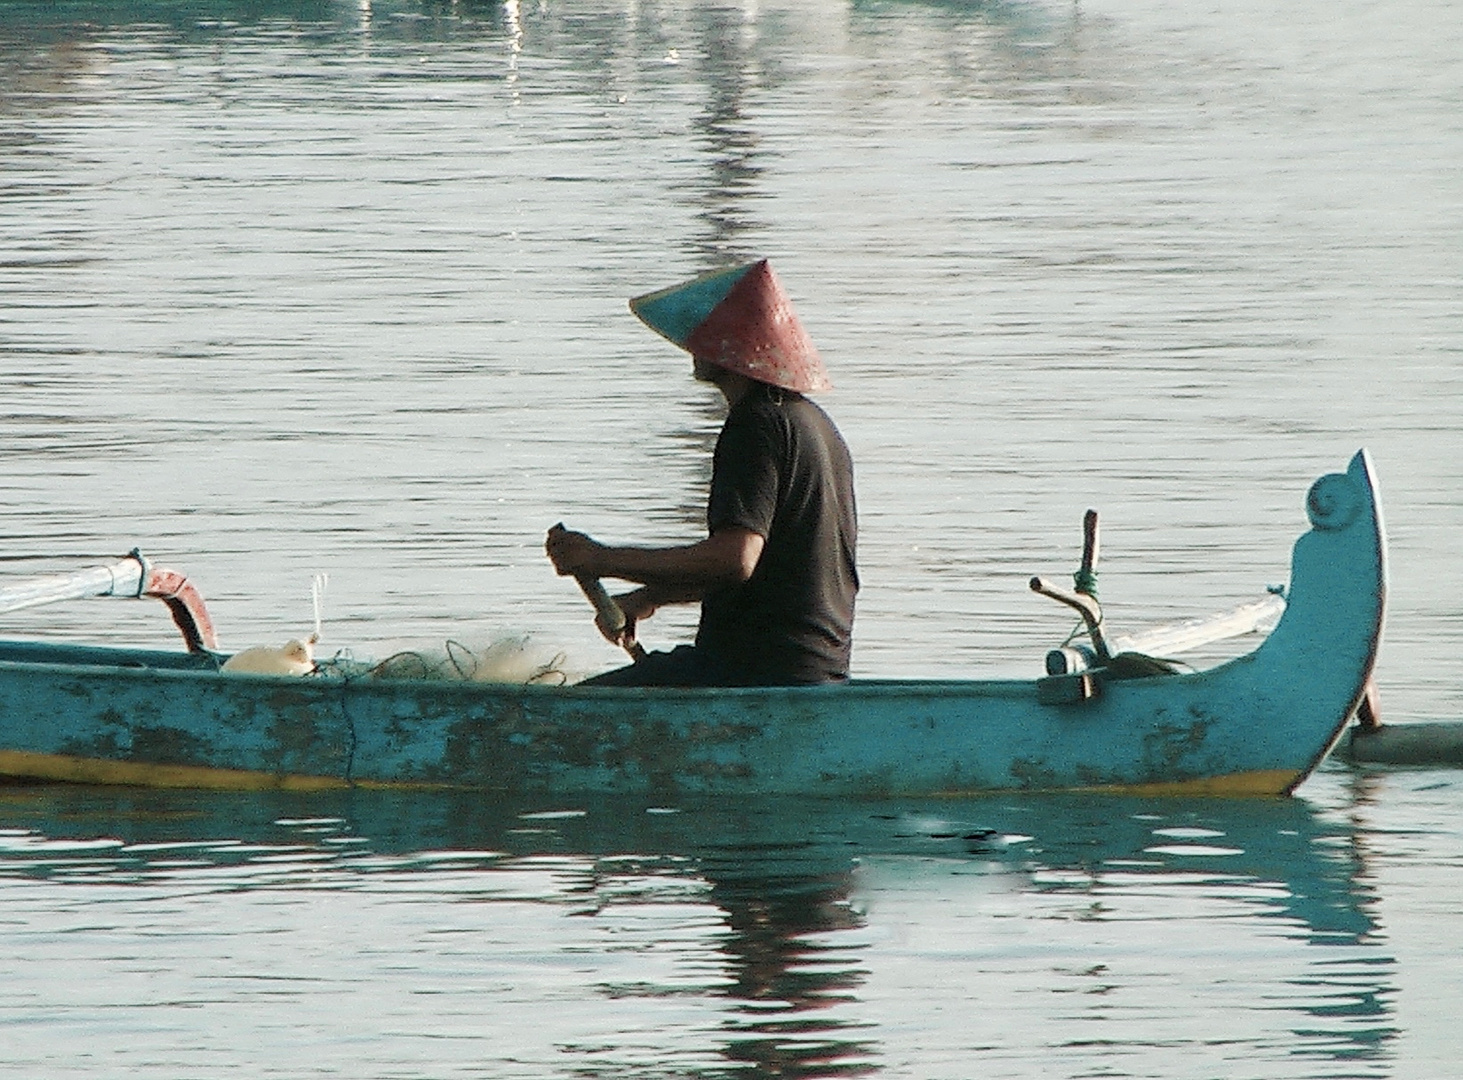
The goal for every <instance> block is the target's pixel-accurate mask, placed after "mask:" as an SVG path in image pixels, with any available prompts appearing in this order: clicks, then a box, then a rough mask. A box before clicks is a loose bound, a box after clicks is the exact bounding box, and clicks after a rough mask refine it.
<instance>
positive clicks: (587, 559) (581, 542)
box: [544, 525, 604, 578]
mask: <svg viewBox="0 0 1463 1080" xmlns="http://www.w3.org/2000/svg"><path fill="white" fill-rule="evenodd" d="M544 551H545V552H546V553H547V554H548V557H549V561H550V562H552V563H553V564H554V571H555V572H556V573H557V574H559V576H560V577H567V576H568V575H570V574H573V575H574V576H575V577H582V578H597V577H599V576H601V572H600V570H599V567H598V564H597V561H596V560H597V558H598V556H599V555H600V553H601V552H603V551H604V545H603V544H601V543H599V542H597V541H595V540H592V539H590V538H589V537H588V536H587V535H585V534H584V533H582V532H571V531H570V530H568V529H566V528H564V526H563V525H555V526H554V527H553V528H552V529H550V530H549V535H548V537H547V539H545V540H544Z"/></svg>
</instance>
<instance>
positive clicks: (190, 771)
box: [0, 750, 351, 791]
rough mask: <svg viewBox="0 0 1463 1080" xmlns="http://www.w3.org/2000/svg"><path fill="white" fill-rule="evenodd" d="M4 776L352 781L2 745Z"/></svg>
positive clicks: (288, 786) (205, 783) (129, 781)
mask: <svg viewBox="0 0 1463 1080" xmlns="http://www.w3.org/2000/svg"><path fill="white" fill-rule="evenodd" d="M0 776H10V777H14V778H17V779H27V780H52V781H59V782H63V783H68V784H115V785H119V786H124V787H151V788H204V789H207V790H211V791H336V790H339V789H341V788H348V787H350V786H351V785H350V784H349V783H348V782H347V781H345V780H341V779H339V778H338V777H333V776H292V775H288V774H285V775H281V774H277V773H266V772H252V771H249V770H245V769H210V768H207V767H205V766H201V765H151V764H147V763H145V762H137V761H103V760H101V759H99V758H84V757H71V756H68V755H65V754H35V753H30V752H29V751H25V750H0Z"/></svg>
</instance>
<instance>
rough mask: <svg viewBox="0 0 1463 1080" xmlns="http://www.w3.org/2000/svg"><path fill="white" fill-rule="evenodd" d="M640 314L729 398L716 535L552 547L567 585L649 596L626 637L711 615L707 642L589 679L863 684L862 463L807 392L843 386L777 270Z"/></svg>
mask: <svg viewBox="0 0 1463 1080" xmlns="http://www.w3.org/2000/svg"><path fill="white" fill-rule="evenodd" d="M630 309H631V310H632V311H633V312H634V313H635V314H636V315H637V316H639V317H640V319H641V320H642V321H643V322H644V323H645V324H646V325H647V326H649V327H650V328H651V329H652V330H654V331H656V333H658V334H661V335H663V336H664V337H666V338H667V339H669V340H670V341H672V342H674V343H675V344H676V345H679V346H680V347H681V348H683V349H685V350H686V351H687V352H689V353H690V354H691V357H692V362H693V368H692V370H693V373H694V375H695V377H696V378H697V379H698V380H700V381H702V382H708V383H711V384H712V385H714V386H715V387H716V388H717V389H718V390H720V391H721V393H722V395H723V396H724V397H725V398H726V402H727V406H728V413H727V418H726V422H725V423H724V425H723V426H722V429H721V434H720V436H719V437H718V439H717V442H716V451H715V455H714V457H713V459H712V473H711V492H710V498H709V500H708V504H707V512H706V524H707V533H708V535H707V536H706V538H705V539H704V540H700V541H698V542H696V543H694V544H689V545H686V546H682V547H663V548H649V547H614V546H610V545H607V544H602V543H600V542H598V541H596V540H593V539H591V538H590V537H588V536H586V535H585V534H584V533H580V532H573V531H570V530H567V529H564V528H562V527H560V526H555V527H554V528H553V529H551V530H550V531H549V535H548V539H547V542H546V543H545V550H546V551H547V553H548V556H549V558H550V559H551V560H552V561H553V564H554V569H555V570H556V571H557V572H558V573H559V574H561V575H570V574H572V575H574V576H575V577H577V578H579V579H580V580H581V581H590V580H597V579H598V578H601V577H607V578H619V579H621V580H624V581H630V582H635V583H638V584H639V585H640V588H638V589H635V590H633V591H631V592H627V593H624V594H623V595H620V596H618V597H616V598H615V599H616V600H617V601H618V603H619V606H620V608H621V609H622V610H623V611H624V614H625V619H626V621H625V626H624V628H623V630H621V631H619V632H618V633H617V632H616V631H615V628H613V627H611V626H608V625H607V624H606V622H605V620H604V619H603V618H602V617H601V618H600V619H597V620H596V622H597V624H598V625H599V628H600V631H601V633H603V634H604V635H605V637H606V638H608V639H609V640H610V641H612V642H614V643H616V644H620V645H627V646H628V645H630V644H632V643H633V641H634V634H635V628H636V625H637V624H638V623H639V622H640V621H641V620H643V619H646V618H649V617H650V616H651V615H652V614H654V613H655V611H656V610H657V609H658V608H660V607H661V606H662V605H664V604H672V603H694V602H696V601H700V603H701V620H700V624H699V626H698V628H697V631H696V643H695V644H694V645H681V646H679V647H677V648H675V649H673V650H671V651H669V652H654V653H648V654H644V655H642V656H641V657H640V658H639V659H638V660H637V661H636V662H635V663H633V664H631V665H629V666H628V667H624V668H618V669H616V670H613V671H608V672H605V673H604V674H603V675H599V676H596V677H594V678H592V679H589V680H586V681H587V682H589V683H597V684H600V685H613V686H782V685H801V684H811V683H825V682H838V681H842V680H845V679H847V678H848V666H849V652H850V648H851V645H852V636H853V608H854V594H855V593H856V592H857V591H858V573H857V570H856V569H855V565H854V548H855V542H856V537H857V519H856V515H855V509H854V491H853V462H852V459H851V457H850V455H849V452H848V447H847V446H846V445H845V444H844V441H843V437H842V436H841V435H839V433H838V429H837V428H835V427H834V426H833V421H832V420H830V419H829V418H828V416H827V414H826V413H824V412H823V410H822V409H820V408H819V407H818V406H817V405H815V404H813V402H811V401H809V400H808V399H807V398H806V397H804V396H803V395H804V394H807V393H810V392H813V391H818V390H827V389H830V388H831V387H832V383H831V382H830V381H829V379H828V372H827V370H826V369H825V368H824V366H823V361H822V360H821V358H820V357H819V356H818V352H817V350H816V349H815V348H814V347H813V343H812V341H811V340H810V339H809V337H808V335H807V333H806V331H804V329H803V327H802V324H801V323H800V322H799V321H798V318H797V315H796V314H795V313H794V312H793V309H792V304H791V302H790V301H789V300H788V298H787V295H786V294H785V293H784V292H783V290H782V287H781V285H780V284H779V282H778V280H777V278H776V277H775V276H774V275H773V273H772V268H771V267H770V266H769V265H768V264H767V261H766V260H765V259H764V260H761V261H759V262H754V263H749V264H746V265H742V266H736V267H733V268H731V269H726V270H720V271H717V272H716V273H712V274H708V275H707V276H705V277H701V278H697V279H695V280H693V281H689V282H686V283H683V284H681V285H676V286H673V287H671V288H669V289H664V290H662V291H660V292H656V293H651V294H649V295H646V296H641V297H637V298H636V299H634V300H631V301H630Z"/></svg>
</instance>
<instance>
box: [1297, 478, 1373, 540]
mask: <svg viewBox="0 0 1463 1080" xmlns="http://www.w3.org/2000/svg"><path fill="white" fill-rule="evenodd" d="M1366 502H1367V496H1366V492H1364V491H1362V490H1361V486H1360V485H1359V484H1357V482H1356V481H1355V480H1353V479H1352V478H1351V477H1350V476H1347V475H1346V474H1345V473H1328V474H1327V475H1326V476H1323V477H1321V478H1320V479H1319V480H1317V481H1316V482H1315V483H1314V484H1312V485H1311V490H1310V492H1309V494H1307V495H1306V514H1307V515H1308V516H1309V517H1310V519H1311V525H1313V526H1314V527H1315V528H1317V529H1325V530H1328V531H1335V530H1337V529H1344V528H1346V527H1347V526H1348V525H1350V524H1351V523H1352V522H1353V521H1355V520H1356V518H1357V515H1358V514H1360V513H1361V512H1362V509H1363V508H1364V507H1365V506H1366Z"/></svg>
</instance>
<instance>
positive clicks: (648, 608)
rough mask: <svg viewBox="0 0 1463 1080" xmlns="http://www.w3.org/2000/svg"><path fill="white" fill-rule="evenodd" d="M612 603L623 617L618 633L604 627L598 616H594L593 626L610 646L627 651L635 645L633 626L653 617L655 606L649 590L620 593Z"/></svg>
mask: <svg viewBox="0 0 1463 1080" xmlns="http://www.w3.org/2000/svg"><path fill="white" fill-rule="evenodd" d="M614 601H615V603H616V604H618V605H619V607H620V611H621V612H622V613H623V614H624V616H625V622H624V625H623V626H621V627H620V629H619V632H618V633H617V632H616V631H615V629H614V628H613V627H610V626H606V625H605V622H604V619H603V618H601V617H600V616H599V615H596V616H595V618H594V625H595V626H596V627H597V628H598V629H599V632H600V633H601V634H603V635H604V639H605V640H606V641H608V642H609V643H610V644H611V645H618V646H620V647H621V648H622V649H628V648H631V647H633V646H634V644H635V624H636V623H638V622H639V621H640V620H641V619H648V618H650V616H652V615H654V614H655V609H656V606H657V605H656V603H655V601H654V599H653V598H652V597H651V595H650V590H649V589H635V590H633V591H631V592H627V593H622V594H620V595H619V596H616V597H614Z"/></svg>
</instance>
